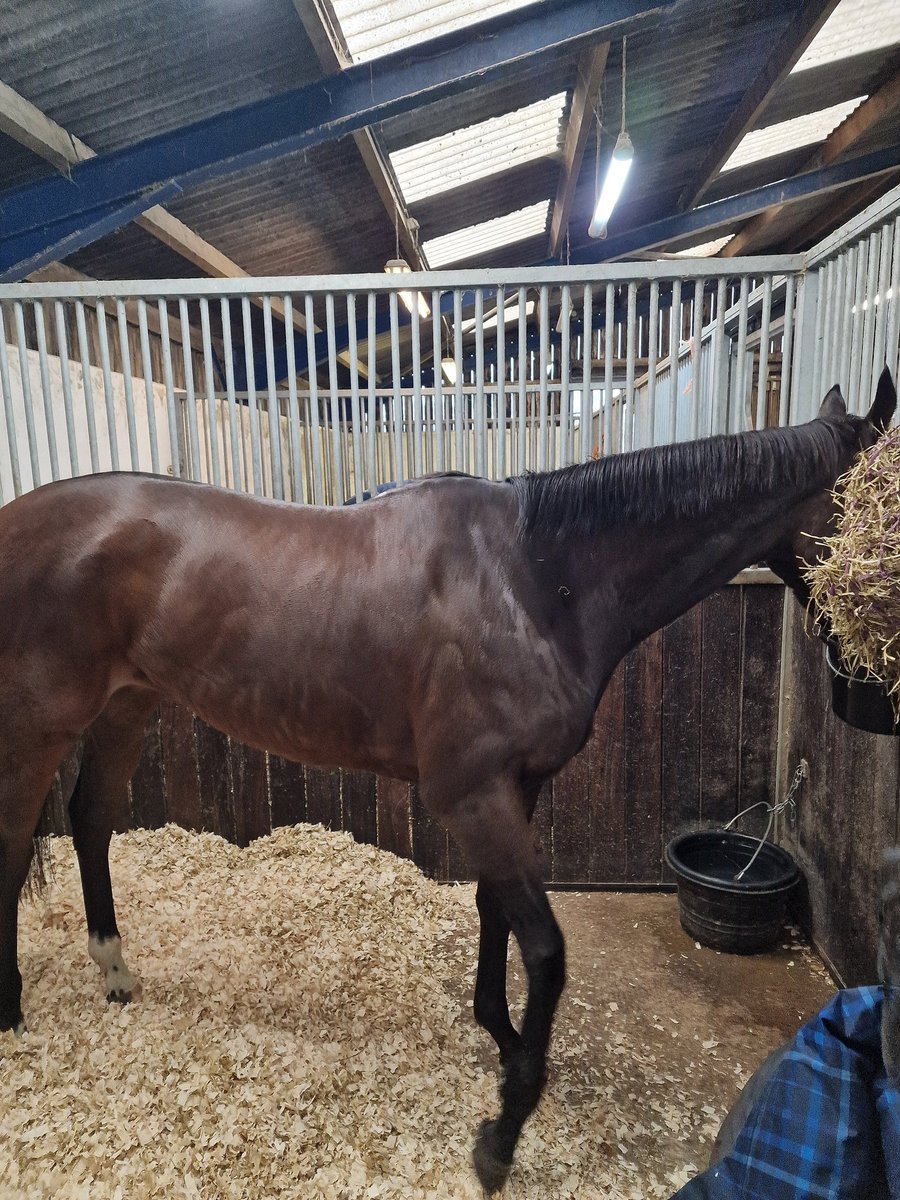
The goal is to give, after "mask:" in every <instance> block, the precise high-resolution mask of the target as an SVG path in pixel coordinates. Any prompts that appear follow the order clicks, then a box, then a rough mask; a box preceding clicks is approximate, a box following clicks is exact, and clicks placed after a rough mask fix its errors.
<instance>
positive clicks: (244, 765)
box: [231, 740, 272, 846]
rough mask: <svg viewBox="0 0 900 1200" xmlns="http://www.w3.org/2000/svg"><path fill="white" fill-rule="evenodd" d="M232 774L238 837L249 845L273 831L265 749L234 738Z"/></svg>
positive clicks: (241, 841) (237, 838)
mask: <svg viewBox="0 0 900 1200" xmlns="http://www.w3.org/2000/svg"><path fill="white" fill-rule="evenodd" d="M231 777H232V780H233V782H234V826H235V841H236V842H237V844H238V845H239V846H247V845H249V843H250V842H252V841H253V839H254V838H258V837H265V836H266V834H268V833H271V832H272V816H271V813H270V811H269V786H268V779H267V776H266V756H265V753H264V752H263V751H262V750H257V749H255V748H254V747H252V746H245V745H244V744H243V743H242V742H236V741H234V740H232V741H231Z"/></svg>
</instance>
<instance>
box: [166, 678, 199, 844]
mask: <svg viewBox="0 0 900 1200" xmlns="http://www.w3.org/2000/svg"><path fill="white" fill-rule="evenodd" d="M159 730H160V741H161V743H162V758H163V772H164V776H165V787H166V817H167V819H168V820H169V821H174V822H175V824H176V825H181V826H182V827H183V828H184V829H198V830H199V829H202V828H203V813H202V806H201V803H200V780H199V774H198V769H197V742H196V738H195V736H194V714H193V713H192V712H191V711H190V710H189V709H187V708H182V706H181V705H180V704H170V703H169V702H168V701H164V702H163V703H162V704H161V705H160V708H159Z"/></svg>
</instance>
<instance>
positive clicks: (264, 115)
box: [0, 0, 675, 270]
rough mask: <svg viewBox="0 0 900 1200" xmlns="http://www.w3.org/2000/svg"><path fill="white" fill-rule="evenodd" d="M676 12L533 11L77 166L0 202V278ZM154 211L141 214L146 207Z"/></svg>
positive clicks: (596, 4) (561, 1) (557, 5)
mask: <svg viewBox="0 0 900 1200" xmlns="http://www.w3.org/2000/svg"><path fill="white" fill-rule="evenodd" d="M674 2H675V0H539V2H538V3H534V4H531V5H529V6H528V7H526V8H523V9H519V10H518V11H517V12H513V13H507V14H504V15H503V16H499V17H494V18H491V19H489V20H485V21H481V22H478V23H477V24H474V25H471V26H468V27H467V28H465V29H462V30H458V31H456V32H453V33H448V34H445V35H443V36H441V37H437V38H432V39H431V40H429V41H427V42H423V43H420V44H419V45H417V46H413V47H409V48H407V49H404V50H400V51H397V52H396V53H394V54H389V55H385V56H384V57H383V58H379V59H375V60H374V61H372V62H367V63H361V64H359V65H357V66H353V67H350V68H348V69H347V70H346V71H342V72H341V73H340V74H337V75H333V76H329V77H328V78H326V79H323V80H320V81H319V82H317V83H313V84H310V85H308V86H306V87H303V88H298V89H296V90H294V91H290V92H285V93H282V94H281V95H278V96H272V97H269V98H267V99H265V100H261V101H258V102H256V103H254V104H249V105H245V106H243V107H241V108H237V109H234V110H232V111H231V112H226V113H220V114H219V115H217V116H215V117H211V118H208V119H207V120H204V121H199V122H196V123H195V124H192V125H188V126H184V127H182V128H180V129H175V130H172V131H170V132H169V133H166V134H162V135H160V136H158V137H154V138H149V139H147V140H146V141H143V142H139V143H137V144H136V145H134V146H128V147H125V148H124V149H121V150H117V151H113V152H111V153H109V154H102V155H98V156H97V157H96V158H92V159H88V160H86V161H85V162H81V163H76V164H75V165H74V166H73V167H72V170H71V175H70V177H68V178H66V177H63V176H56V177H53V178H49V179H44V180H39V181H36V182H35V183H32V184H27V185H25V186H23V187H21V188H17V189H14V190H12V191H9V192H7V193H6V194H5V195H0V238H2V239H3V241H0V269H5V270H9V269H11V268H12V267H14V266H15V263H14V262H13V261H12V259H11V256H10V253H9V252H8V251H5V250H4V242H5V241H6V240H7V239H9V238H10V237H11V236H12V235H13V234H19V233H23V232H25V231H27V230H32V229H36V228H39V227H42V226H44V225H50V224H55V223H57V222H60V221H64V220H70V219H73V220H77V218H78V216H79V214H86V213H90V212H91V211H92V210H96V209H99V208H104V209H105V208H106V206H108V205H112V204H114V203H116V202H120V203H121V204H122V205H123V206H124V205H126V204H127V205H130V206H132V207H133V206H135V205H136V204H137V203H139V197H140V194H141V193H146V192H147V191H149V190H150V189H153V188H156V187H158V186H159V185H160V184H163V183H168V182H170V181H174V182H177V183H178V184H179V185H180V186H181V187H182V188H183V189H185V190H187V189H188V188H189V187H196V186H197V185H198V184H201V183H203V182H205V181H207V180H210V179H215V178H218V177H220V176H223V175H228V174H230V173H232V172H234V171H239V170H242V169H244V168H246V167H251V166H254V165H255V164H257V163H261V162H265V161H267V160H269V159H273V158H278V157H280V156H282V155H285V154H289V153H291V152H293V151H296V150H301V149H305V148H308V147H310V146H315V145H318V144H320V143H322V142H325V141H331V140H333V139H335V138H340V137H343V136H344V135H346V134H348V133H352V132H353V131H354V130H356V129H362V128H364V127H365V126H368V125H371V124H374V123H376V122H378V121H383V120H386V119H387V118H389V117H391V116H396V115H398V114H400V113H404V112H408V111H410V110H411V109H414V108H418V107H420V106H421V105H423V104H426V103H431V102H433V101H435V100H440V99H445V98H447V97H449V96H452V95H454V94H457V93H459V92H461V91H464V90H467V89H469V88H472V87H474V86H477V85H478V84H481V83H486V82H495V81H497V80H499V79H503V78H506V77H509V76H511V75H513V74H514V73H516V72H517V71H518V70H519V67H520V65H521V63H522V62H523V61H525V60H528V59H531V58H533V57H535V56H537V55H541V56H544V57H545V58H547V59H548V60H551V59H554V58H557V59H558V58H562V57H566V56H569V55H571V54H572V53H574V52H575V51H577V50H579V49H580V48H581V46H582V45H584V44H586V43H587V42H588V41H589V40H598V39H603V40H607V41H608V40H610V39H613V38H620V37H622V36H624V35H626V34H629V33H633V32H634V31H636V30H646V29H647V28H649V27H651V26H652V25H653V24H655V23H656V22H657V21H658V19H659V16H660V14H661V13H662V11H663V10H665V9H666V8H668V7H670V6H671V5H672V4H673V3H674ZM150 203H151V202H150V201H148V203H147V207H149V206H150Z"/></svg>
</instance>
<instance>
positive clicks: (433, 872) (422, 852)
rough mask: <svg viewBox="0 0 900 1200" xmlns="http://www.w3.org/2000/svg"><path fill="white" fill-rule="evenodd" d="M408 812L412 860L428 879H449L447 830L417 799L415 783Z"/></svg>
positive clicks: (417, 792) (417, 791) (411, 789)
mask: <svg viewBox="0 0 900 1200" xmlns="http://www.w3.org/2000/svg"><path fill="white" fill-rule="evenodd" d="M410 812H411V814H412V822H411V824H412V857H413V861H414V862H415V863H416V865H417V866H418V867H420V868H421V870H422V871H423V872H424V873H425V874H426V875H427V876H428V877H429V878H430V879H441V880H446V879H449V877H450V875H449V862H448V846H447V831H446V830H445V829H444V827H443V826H442V825H439V824H438V822H437V821H435V819H434V817H432V815H431V813H430V812H429V811H428V809H427V808H426V807H425V806H424V804H423V803H422V801H421V800H420V799H419V789H418V787H416V786H415V784H414V785H413V786H412V787H411V788H410Z"/></svg>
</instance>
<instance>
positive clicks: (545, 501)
mask: <svg viewBox="0 0 900 1200" xmlns="http://www.w3.org/2000/svg"><path fill="white" fill-rule="evenodd" d="M841 433H842V431H840V432H839V431H838V430H837V428H836V426H835V425H834V424H833V423H832V422H829V421H824V420H821V421H812V422H810V423H809V424H807V425H802V426H797V427H793V428H785V429H765V430H762V431H761V432H758V433H756V432H753V433H738V434H728V435H726V434H722V435H719V436H717V437H712V438H705V439H703V440H701V441H691V442H679V443H676V444H675V445H671V446H659V447H655V448H653V449H650V450H636V451H632V452H631V453H628V454H617V455H613V456H611V457H609V458H601V459H599V460H598V461H597V462H589V463H582V464H580V465H578V466H574V467H563V468H562V469H561V470H558V471H547V472H544V473H540V474H528V475H519V476H516V477H514V478H512V479H510V481H509V482H510V483H511V484H512V486H513V487H514V488H515V490H516V494H517V497H518V501H519V513H520V527H521V530H522V532H523V533H524V534H525V535H526V536H527V535H532V534H537V535H545V536H549V537H559V538H564V537H590V536H592V535H593V534H595V533H597V532H599V531H600V530H601V529H604V528H609V527H616V526H619V527H621V526H623V525H635V526H649V525H655V524H658V523H660V522H661V521H664V520H667V519H675V520H677V519H682V520H683V519H691V518H702V517H704V516H706V515H707V514H709V513H710V512H712V511H713V510H714V509H716V508H719V507H721V506H722V505H724V504H728V503H729V502H731V503H735V504H738V503H740V502H741V500H744V499H746V500H750V499H752V498H762V497H764V496H775V495H779V494H781V493H787V492H791V493H793V494H794V495H796V494H797V493H798V492H800V493H801V494H804V493H807V492H810V493H811V492H813V491H817V490H819V489H821V488H826V487H830V486H831V485H832V484H833V483H834V481H835V478H836V476H837V475H838V474H839V473H840V470H841V465H842V461H843V457H844V455H843V453H842V449H841V441H842V437H841Z"/></svg>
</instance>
